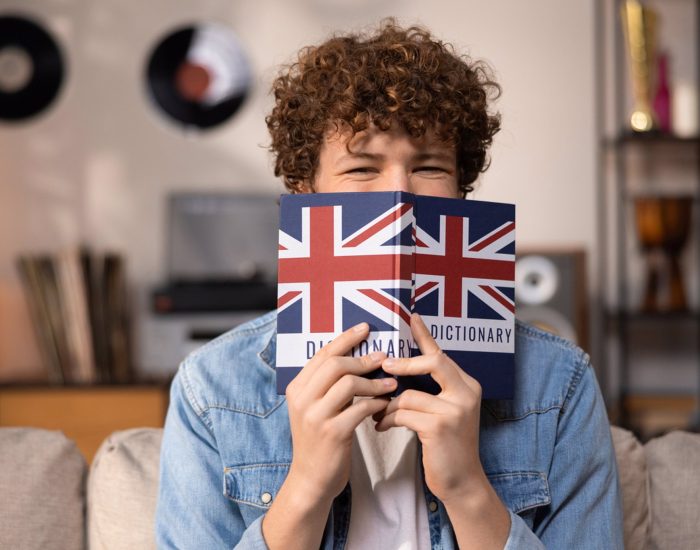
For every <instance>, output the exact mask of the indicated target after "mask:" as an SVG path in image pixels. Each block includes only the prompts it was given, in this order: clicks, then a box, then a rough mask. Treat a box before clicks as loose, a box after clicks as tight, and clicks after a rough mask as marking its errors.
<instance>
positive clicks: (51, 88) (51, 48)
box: [0, 15, 65, 121]
mask: <svg viewBox="0 0 700 550" xmlns="http://www.w3.org/2000/svg"><path fill="white" fill-rule="evenodd" d="M64 76H65V68H64V62H63V56H62V55H61V51H60V49H59V47H58V44H57V43H56V41H55V40H54V39H53V38H52V37H51V35H50V34H49V33H48V32H47V31H46V29H44V28H42V27H41V25H40V24H39V23H37V22H36V21H33V20H31V19H29V18H27V17H26V16H23V15H0V119H1V120H13V121H17V120H23V119H26V118H29V117H31V116H34V115H36V114H38V113H40V112H41V111H43V110H44V109H46V107H48V106H49V105H50V104H51V102H52V101H53V100H54V99H55V98H56V95H57V94H58V91H59V89H60V87H61V83H62V82H63V79H64Z"/></svg>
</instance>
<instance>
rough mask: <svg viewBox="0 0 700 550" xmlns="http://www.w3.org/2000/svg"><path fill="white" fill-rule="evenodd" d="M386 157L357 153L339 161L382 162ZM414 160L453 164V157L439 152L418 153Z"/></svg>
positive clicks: (343, 157)
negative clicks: (361, 160) (363, 160)
mask: <svg viewBox="0 0 700 550" xmlns="http://www.w3.org/2000/svg"><path fill="white" fill-rule="evenodd" d="M384 157H385V155H382V154H380V153H366V152H357V153H354V152H353V153H345V154H343V156H342V157H340V158H339V159H338V162H343V161H346V160H356V159H365V160H382V159H384ZM414 160H416V161H418V162H423V161H426V160H440V161H445V162H452V155H450V154H448V153H443V152H438V151H427V152H424V153H418V154H417V155H416V156H415V157H414Z"/></svg>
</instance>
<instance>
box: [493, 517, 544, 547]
mask: <svg viewBox="0 0 700 550" xmlns="http://www.w3.org/2000/svg"><path fill="white" fill-rule="evenodd" d="M508 513H509V514H510V533H508V540H507V541H506V545H505V546H504V547H503V550H540V549H542V550H545V546H544V544H542V541H540V539H538V538H537V536H536V535H535V534H534V533H533V532H532V531H530V528H529V527H528V526H527V524H526V523H525V522H524V521H523V519H522V518H521V517H520V516H519V515H518V514H514V513H513V512H512V511H510V510H508Z"/></svg>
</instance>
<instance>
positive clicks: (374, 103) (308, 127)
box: [265, 19, 501, 195]
mask: <svg viewBox="0 0 700 550" xmlns="http://www.w3.org/2000/svg"><path fill="white" fill-rule="evenodd" d="M490 73H491V71H490V68H489V67H488V65H487V64H486V63H485V62H483V61H472V60H471V59H470V58H469V57H467V56H458V55H456V54H455V52H454V49H453V48H452V46H451V45H450V44H445V43H443V42H441V41H439V40H436V39H434V38H433V37H432V36H431V34H430V32H429V31H428V30H426V29H424V28H422V27H419V26H411V27H409V28H406V29H404V28H402V27H399V26H398V25H397V24H396V22H395V21H394V20H393V19H388V20H384V21H382V23H381V24H380V26H379V28H378V30H377V31H376V32H375V33H373V34H364V33H357V34H346V35H336V36H333V37H332V38H330V39H329V40H327V41H326V42H324V43H323V44H321V45H318V46H308V47H306V48H303V49H302V50H301V51H300V52H299V55H298V59H297V60H296V61H295V62H293V63H291V64H290V65H287V66H285V67H284V69H283V71H282V72H281V74H280V75H279V76H278V77H277V78H276V79H275V81H274V82H273V84H272V92H273V93H274V97H275V106H274V108H273V109H272V112H271V113H270V115H269V116H267V117H266V119H265V122H266V123H267V127H268V129H269V131H270V134H271V136H272V143H271V145H270V150H271V151H272V152H273V153H274V154H275V175H276V176H278V177H279V176H281V177H282V178H283V179H284V183H285V185H286V187H287V188H288V189H289V190H290V191H291V192H299V191H301V190H302V187H303V186H304V184H305V183H307V182H308V183H310V184H312V183H313V180H314V176H315V173H316V169H317V167H318V158H319V153H320V150H321V145H322V143H323V139H324V136H325V135H326V132H327V131H328V130H329V125H333V124H335V125H336V127H338V128H339V127H340V125H342V126H343V128H346V127H347V128H349V129H350V130H351V132H352V134H351V135H354V134H356V133H358V132H361V131H363V130H366V129H367V128H368V127H369V125H370V124H374V125H375V126H376V127H377V128H379V129H380V130H382V131H386V130H388V129H389V128H390V127H391V125H392V124H398V125H399V127H401V128H403V129H404V131H406V132H407V133H408V134H409V135H410V136H412V137H414V138H420V137H422V136H423V135H424V134H425V132H426V130H432V131H434V132H435V134H436V136H437V138H438V139H439V140H441V141H443V142H444V143H445V144H447V145H450V146H454V147H455V150H456V153H457V168H458V177H457V181H458V184H459V188H460V191H461V192H462V194H463V195H466V194H467V193H468V192H469V191H471V190H472V183H473V182H474V181H475V180H476V178H477V176H478V175H479V173H480V172H483V171H485V170H486V168H488V161H487V157H486V149H487V148H488V147H489V146H490V145H491V142H492V140H493V136H494V135H495V134H496V132H498V130H499V129H500V124H501V119H500V115H499V114H498V113H495V114H490V113H489V112H488V100H489V99H490V97H491V96H493V97H494V98H495V97H498V96H499V95H500V93H501V88H500V86H499V85H498V84H497V83H496V82H494V80H493V78H492V77H491V76H490Z"/></svg>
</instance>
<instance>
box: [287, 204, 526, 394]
mask: <svg viewBox="0 0 700 550" xmlns="http://www.w3.org/2000/svg"><path fill="white" fill-rule="evenodd" d="M514 279H515V206H514V205H512V204H503V203H494V202H485V201H475V200H461V199H445V198H437V197H426V196H419V195H413V194H410V193H404V192H381V193H322V194H321V193H319V194H300V195H285V196H283V197H282V199H281V201H280V234H279V262H278V317H277V345H276V349H277V352H276V353H277V368H276V372H277V391H278V393H280V394H282V393H284V391H285V389H286V387H287V385H288V384H289V382H290V381H291V380H292V379H293V378H294V377H295V376H296V375H297V373H298V372H299V371H300V370H301V369H302V368H303V366H304V365H305V364H306V362H307V361H308V360H309V359H310V358H311V357H313V355H314V354H315V353H316V352H318V350H319V349H320V348H321V347H323V346H324V345H326V344H327V343H328V342H330V341H331V340H332V339H333V338H334V337H335V336H336V335H338V334H339V333H340V332H342V331H344V330H347V329H348V328H350V327H352V326H353V325H355V324H357V323H360V322H363V321H365V322H368V323H369V325H370V335H369V337H368V339H367V340H365V341H364V342H362V343H361V344H359V345H358V346H356V347H355V348H354V349H353V350H351V352H350V354H351V355H353V356H360V355H364V354H366V353H369V352H372V351H383V352H385V353H386V354H387V355H389V356H397V357H412V356H415V355H419V354H420V351H419V350H418V348H417V345H416V343H415V342H414V340H413V337H412V333H411V314H412V313H413V312H416V313H419V314H420V315H421V317H422V319H423V321H424V322H425V323H426V326H427V327H428V328H429V330H430V332H431V335H432V336H433V338H434V339H435V341H436V342H437V344H438V345H439V346H440V348H441V349H442V350H443V351H444V352H445V353H447V354H448V355H449V356H450V357H451V358H452V359H453V360H454V361H455V362H456V363H457V364H458V365H459V366H460V367H461V368H462V369H463V370H464V371H465V372H467V373H468V374H470V375H471V376H474V377H475V378H476V379H477V380H478V381H479V382H480V384H481V386H482V388H483V396H484V398H504V399H505V398H511V397H512V395H513V383H514V381H513V376H514V373H513V371H514V352H515V345H514V339H515V331H514V324H515V317H514V314H515V306H514V298H515V296H514V288H515V284H514ZM370 376H388V375H386V374H384V373H383V371H381V370H380V369H378V370H377V371H375V372H374V373H372V374H371V375H370ZM398 382H399V385H398V389H397V390H396V394H398V393H401V392H402V391H404V390H405V389H408V388H413V389H420V390H423V391H427V392H429V393H433V394H435V393H438V392H439V391H440V388H439V386H438V385H437V384H436V383H435V381H433V380H432V378H431V377H430V376H414V377H399V379H398Z"/></svg>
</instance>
